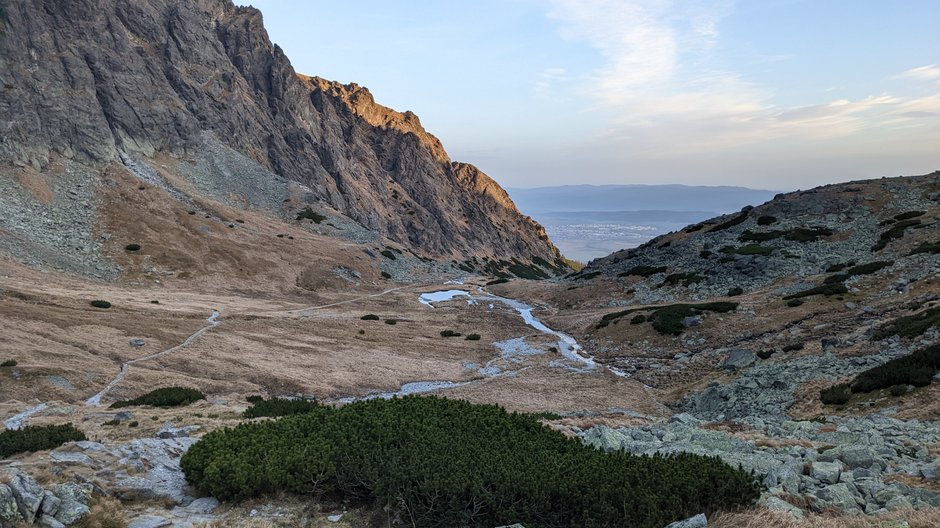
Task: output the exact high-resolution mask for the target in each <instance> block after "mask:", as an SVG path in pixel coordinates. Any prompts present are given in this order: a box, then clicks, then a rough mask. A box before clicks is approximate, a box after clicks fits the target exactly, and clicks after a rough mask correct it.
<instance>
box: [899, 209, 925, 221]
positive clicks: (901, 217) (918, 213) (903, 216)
mask: <svg viewBox="0 0 940 528" xmlns="http://www.w3.org/2000/svg"><path fill="white" fill-rule="evenodd" d="M925 214H927V211H908V212H906V213H901V214H899V215H895V216H894V219H895V220H910V219H911V218H917V217H918V216H924V215H925Z"/></svg>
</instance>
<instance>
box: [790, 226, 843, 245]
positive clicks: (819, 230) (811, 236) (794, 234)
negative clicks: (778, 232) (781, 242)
mask: <svg viewBox="0 0 940 528" xmlns="http://www.w3.org/2000/svg"><path fill="white" fill-rule="evenodd" d="M832 234H833V233H832V230H831V229H827V228H825V227H813V228H810V229H806V228H802V227H797V228H796V229H791V230H790V231H789V232H788V233H787V234H786V235H785V236H784V238H786V239H787V240H792V241H794V242H816V241H817V240H819V237H824V236H831V235H832Z"/></svg>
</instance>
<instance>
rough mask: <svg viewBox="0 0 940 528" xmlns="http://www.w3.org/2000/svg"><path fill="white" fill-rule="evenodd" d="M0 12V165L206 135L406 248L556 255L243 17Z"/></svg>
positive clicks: (377, 113) (136, 9)
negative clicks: (297, 65)
mask: <svg viewBox="0 0 940 528" xmlns="http://www.w3.org/2000/svg"><path fill="white" fill-rule="evenodd" d="M3 17H4V18H3V20H2V22H0V27H2V29H0V32H2V33H0V123H2V125H0V127H2V129H0V156H2V157H3V158H4V159H6V160H12V161H13V162H14V163H16V164H20V165H23V164H26V165H33V166H34V167H37V168H38V167H42V166H44V165H45V164H47V163H49V161H50V159H51V158H52V157H54V156H55V155H63V156H65V157H67V158H72V159H75V160H79V161H83V162H89V163H98V162H107V161H110V160H114V159H117V158H118V156H119V154H120V153H121V152H133V153H137V154H142V155H144V156H150V155H153V154H154V153H155V152H157V151H162V152H169V153H172V154H174V155H177V156H184V155H185V156H195V157H198V156H199V150H200V145H201V138H202V137H204V134H205V133H209V134H211V135H214V136H215V137H217V138H218V139H220V140H221V141H222V142H223V143H225V144H226V145H228V146H229V147H231V148H233V149H235V150H237V151H239V152H241V153H242V154H244V155H246V156H248V157H249V158H251V159H252V160H254V161H255V162H257V163H258V164H260V165H261V166H263V167H264V168H266V169H269V170H271V171H273V172H275V173H277V174H279V175H281V176H284V177H286V178H288V179H290V180H293V181H297V182H300V183H303V184H306V185H307V186H309V187H311V188H312V189H313V190H314V193H315V195H316V198H317V199H319V200H322V201H323V202H325V203H326V204H328V205H329V206H331V207H332V208H334V209H336V210H338V211H340V212H342V213H344V214H346V215H348V216H350V217H351V218H353V219H355V220H356V221H358V222H360V223H361V224H363V225H364V226H366V227H367V228H370V229H373V230H376V231H378V232H379V233H381V234H383V235H386V236H388V237H389V238H391V239H393V240H397V241H399V242H401V243H403V244H406V245H408V246H410V247H412V248H413V249H415V251H417V252H419V253H423V254H425V255H429V256H439V257H443V256H446V257H453V258H460V257H462V256H465V255H466V256H469V255H480V256H486V255H490V256H496V257H505V258H510V257H517V258H520V259H523V260H528V259H530V258H531V257H533V256H537V257H540V258H543V259H545V260H548V261H552V260H554V259H555V258H556V257H557V250H556V249H555V248H554V246H553V245H552V244H551V243H550V242H549V241H548V238H547V237H546V236H545V233H544V230H543V229H542V228H541V226H539V225H538V224H537V223H535V222H534V221H533V220H531V219H530V218H528V217H526V216H523V215H522V214H520V213H519V211H518V210H517V209H516V207H515V205H514V204H513V203H512V201H511V200H510V199H509V197H508V196H507V195H506V193H505V192H504V191H503V190H502V189H501V188H499V186H498V185H497V184H496V183H495V182H493V181H492V180H491V179H490V178H488V177H487V176H486V175H485V174H483V173H481V172H480V171H479V170H477V169H476V168H474V167H472V166H469V165H465V164H459V163H453V162H452V161H451V160H450V158H449V157H448V156H447V153H446V152H445V151H444V148H443V146H442V145H441V143H440V141H438V140H437V138H435V137H434V136H433V135H431V134H429V133H428V132H426V131H425V130H424V129H423V128H422V126H421V123H420V121H419V120H418V118H417V116H415V115H414V114H412V113H411V112H405V113H399V112H395V111H393V110H391V109H389V108H385V107H383V106H381V105H378V104H376V103H375V100H374V99H373V97H372V95H371V94H370V93H369V92H368V91H367V90H366V89H364V88H361V87H359V86H357V85H355V84H351V85H340V84H338V83H334V82H330V81H326V80H323V79H319V78H316V77H307V76H303V75H298V74H297V73H296V72H295V71H294V70H293V68H292V66H291V64H290V62H289V61H288V59H287V57H285V55H284V54H283V52H282V51H281V49H280V48H278V47H277V46H275V45H273V44H272V43H271V41H270V40H269V39H268V36H267V33H266V32H265V30H264V27H263V24H262V17H261V13H260V12H259V11H257V10H256V9H254V8H250V7H236V6H234V5H233V4H232V3H231V2H230V1H229V0H194V1H188V2H175V1H170V0H154V1H147V2H144V1H140V0H132V1H119V0H75V1H70V2H58V1H53V0H24V1H19V2H15V3H8V5H6V9H5V14H3ZM323 52H324V53H329V49H328V48H327V49H324V50H323Z"/></svg>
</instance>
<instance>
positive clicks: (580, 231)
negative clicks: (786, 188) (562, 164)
mask: <svg viewBox="0 0 940 528" xmlns="http://www.w3.org/2000/svg"><path fill="white" fill-rule="evenodd" d="M506 190H507V192H509V196H510V197H511V198H512V199H513V201H514V202H515V203H516V206H518V207H519V210H520V211H522V212H523V213H525V214H528V215H530V216H532V217H533V218H534V219H535V220H536V221H538V222H539V223H541V224H542V225H543V226H545V229H546V231H548V235H549V236H550V237H551V239H552V241H553V242H555V245H557V246H558V248H559V249H560V250H561V251H562V253H564V254H565V256H567V257H568V258H571V259H574V260H577V261H581V262H588V261H590V260H592V259H595V258H598V257H603V256H605V255H608V254H610V253H612V252H615V251H618V250H620V249H627V248H632V247H636V246H639V245H640V244H643V243H644V242H647V241H649V240H651V239H653V238H655V237H657V236H659V235H662V234H665V233H668V232H670V231H675V230H678V229H681V228H683V227H685V226H687V225H689V224H694V223H696V222H701V221H703V220H706V219H708V218H712V217H715V216H718V215H721V214H725V213H730V212H734V211H738V210H740V209H741V208H742V207H745V206H747V205H760V204H762V203H764V202H766V201H768V200H770V199H771V198H773V196H774V195H775V194H777V192H776V191H769V190H757V189H748V188H745V187H732V186H716V187H707V186H688V185H674V184H673V185H563V186H556V187H534V188H528V189H519V188H508V189H506Z"/></svg>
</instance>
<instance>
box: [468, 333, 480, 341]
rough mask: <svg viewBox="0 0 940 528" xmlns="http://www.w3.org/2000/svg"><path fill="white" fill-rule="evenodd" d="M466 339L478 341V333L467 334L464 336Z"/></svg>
mask: <svg viewBox="0 0 940 528" xmlns="http://www.w3.org/2000/svg"><path fill="white" fill-rule="evenodd" d="M464 340H466V341H479V340H480V334H467V337H465V338H464Z"/></svg>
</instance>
